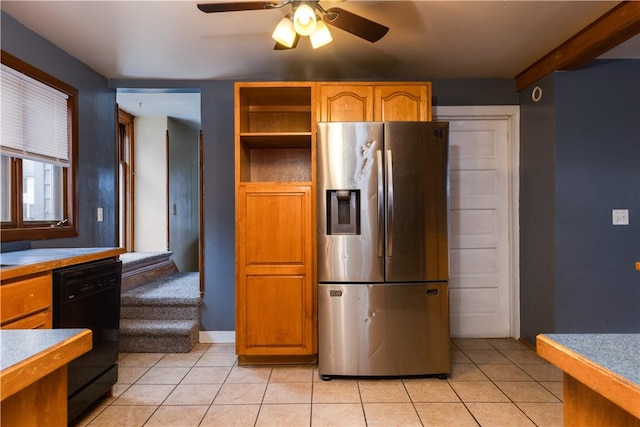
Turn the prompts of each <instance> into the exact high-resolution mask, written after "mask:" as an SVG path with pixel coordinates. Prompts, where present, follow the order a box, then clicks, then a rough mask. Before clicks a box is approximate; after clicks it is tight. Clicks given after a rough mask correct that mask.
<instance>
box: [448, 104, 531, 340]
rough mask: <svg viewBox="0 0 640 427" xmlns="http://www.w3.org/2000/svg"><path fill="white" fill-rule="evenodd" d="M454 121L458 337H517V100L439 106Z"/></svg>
mask: <svg viewBox="0 0 640 427" xmlns="http://www.w3.org/2000/svg"><path fill="white" fill-rule="evenodd" d="M436 119H437V120H443V121H448V122H449V123H450V154H449V156H450V181H451V182H450V241H449V246H450V282H449V289H450V315H451V336H453V337H486V338H489V337H511V336H513V337H516V338H517V337H519V322H518V316H519V307H518V298H517V295H518V280H517V247H518V246H517V243H518V242H517V183H518V174H517V165H518V161H517V160H518V159H517V153H518V149H517V144H518V138H517V132H518V126H517V121H518V107H440V108H438V109H436Z"/></svg>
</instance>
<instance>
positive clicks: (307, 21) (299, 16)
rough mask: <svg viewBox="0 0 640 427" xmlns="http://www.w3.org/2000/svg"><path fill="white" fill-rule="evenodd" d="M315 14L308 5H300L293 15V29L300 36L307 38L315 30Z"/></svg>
mask: <svg viewBox="0 0 640 427" xmlns="http://www.w3.org/2000/svg"><path fill="white" fill-rule="evenodd" d="M316 27H317V22H316V12H315V10H314V9H313V8H312V7H311V6H309V5H308V4H301V5H300V6H298V7H297V8H296V11H295V13H294V14H293V28H294V29H295V30H296V32H297V33H298V34H300V35H301V36H309V35H311V34H313V32H314V31H315V30H316Z"/></svg>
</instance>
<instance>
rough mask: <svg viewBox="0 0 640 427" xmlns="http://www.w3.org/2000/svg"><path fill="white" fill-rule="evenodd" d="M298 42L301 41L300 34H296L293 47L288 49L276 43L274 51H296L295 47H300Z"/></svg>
mask: <svg viewBox="0 0 640 427" xmlns="http://www.w3.org/2000/svg"><path fill="white" fill-rule="evenodd" d="M298 40H300V34H298V33H296V38H295V39H293V44H292V45H291V47H286V46H285V45H283V44H281V43H278V42H276V45H275V46H274V47H273V50H289V49H295V47H296V46H298Z"/></svg>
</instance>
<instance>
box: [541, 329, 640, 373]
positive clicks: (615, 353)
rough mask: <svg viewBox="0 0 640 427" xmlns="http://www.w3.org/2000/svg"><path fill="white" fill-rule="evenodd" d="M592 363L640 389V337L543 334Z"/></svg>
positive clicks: (631, 335) (633, 335)
mask: <svg viewBox="0 0 640 427" xmlns="http://www.w3.org/2000/svg"><path fill="white" fill-rule="evenodd" d="M544 335H545V336H546V337H548V338H550V339H552V340H553V341H555V342H557V343H558V344H560V345H562V346H564V347H566V348H568V349H569V350H571V351H573V352H574V353H576V354H579V355H581V356H582V357H584V358H586V359H589V360H590V361H592V362H593V363H595V364H597V365H600V366H602V367H603V368H605V369H608V370H609V371H611V372H613V373H615V374H617V375H619V376H621V377H622V378H626V379H628V380H629V381H631V382H633V383H635V384H637V385H640V334H544Z"/></svg>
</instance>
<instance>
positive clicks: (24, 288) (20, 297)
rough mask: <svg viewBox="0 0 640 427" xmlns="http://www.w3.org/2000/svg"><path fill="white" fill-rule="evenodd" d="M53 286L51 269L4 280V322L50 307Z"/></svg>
mask: <svg viewBox="0 0 640 427" xmlns="http://www.w3.org/2000/svg"><path fill="white" fill-rule="evenodd" d="M8 282H11V283H8ZM52 286H53V285H52V282H51V272H50V271H49V272H44V273H38V274H35V275H33V276H29V277H25V278H20V279H19V280H16V281H7V282H4V283H3V284H2V287H0V303H1V304H0V305H1V307H0V313H1V317H0V320H1V322H2V324H6V323H9V322H11V321H14V320H17V319H20V318H22V317H26V316H27V315H29V314H32V313H37V312H39V311H44V310H48V309H50V307H51V302H52ZM50 325H51V324H50V323H49V327H50Z"/></svg>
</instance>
